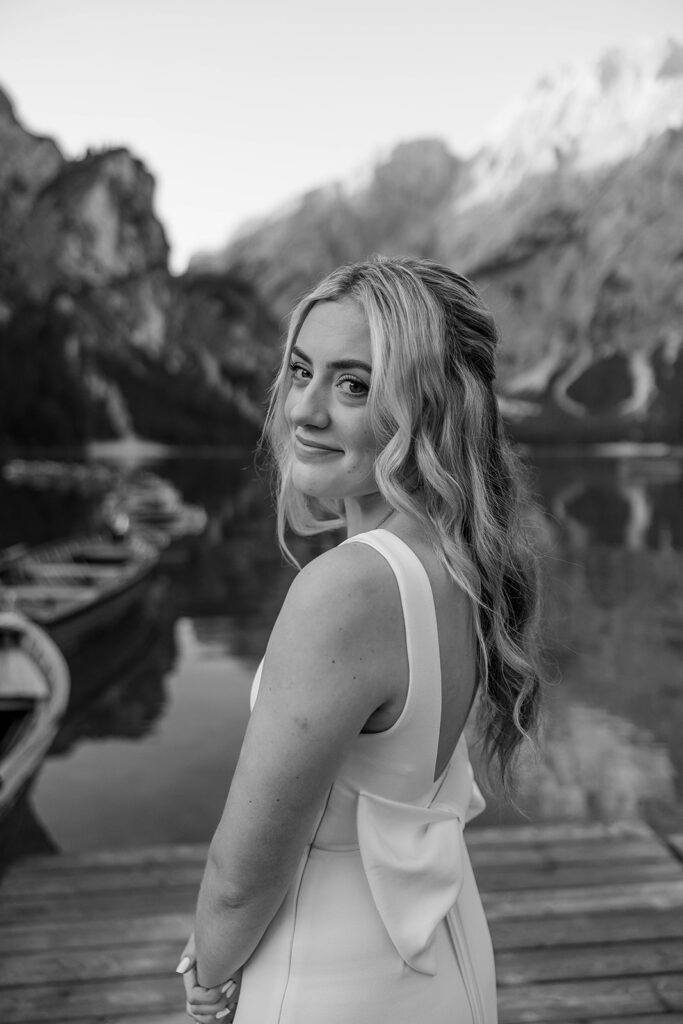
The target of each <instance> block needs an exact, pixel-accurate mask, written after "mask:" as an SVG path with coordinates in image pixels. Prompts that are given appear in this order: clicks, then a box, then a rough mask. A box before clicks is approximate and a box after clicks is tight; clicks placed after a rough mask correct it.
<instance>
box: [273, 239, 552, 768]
mask: <svg viewBox="0 0 683 1024" xmlns="http://www.w3.org/2000/svg"><path fill="white" fill-rule="evenodd" d="M343 298H351V299H353V300H354V301H355V302H356V303H357V304H358V306H359V307H360V308H361V309H362V311H363V313H364V314H365V317H366V318H367V321H368V324H369V328H370V341H371V352H372V374H371V380H370V390H369V393H368V410H369V414H370V417H371V422H372V425H373V427H374V430H375V435H376V437H377V439H378V455H377V459H376V462H375V477H376V480H377V486H378V489H379V491H380V492H381V494H382V495H383V496H384V498H385V499H386V501H387V502H388V503H389V505H391V506H392V508H394V509H396V510H402V511H404V512H406V513H408V514H409V515H411V516H413V517H414V518H415V519H417V520H418V521H419V522H420V523H421V524H422V527H423V529H424V532H425V535H426V536H427V537H428V538H429V539H430V541H431V543H432V545H433V547H434V549H435V550H436V551H437V553H438V554H439V557H440V558H441V560H442V562H443V564H444V565H445V567H446V569H447V570H448V572H449V573H450V575H451V576H452V578H453V579H454V581H455V582H456V583H457V584H458V585H459V586H460V587H461V588H462V589H463V590H464V591H465V592H466V593H467V594H468V596H469V598H470V600H471V603H472V607H473V610H474V624H475V630H476V637H477V652H478V669H479V702H478V718H479V724H480V727H481V734H482V741H483V747H484V751H485V754H486V757H487V760H488V762H489V764H491V763H492V762H493V761H494V760H495V761H496V762H497V763H498V766H499V769H500V774H501V777H502V780H503V784H504V785H505V786H506V788H507V787H508V785H509V781H510V768H511V762H512V759H513V755H514V753H515V752H516V750H517V748H518V747H519V744H520V743H521V741H522V740H523V739H524V738H525V737H528V736H529V733H530V731H531V730H532V728H533V726H534V725H535V722H536V719H537V714H538V698H539V690H540V673H539V670H538V655H537V643H536V623H537V610H538V585H537V567H536V560H535V557H534V552H533V548H532V546H531V544H530V543H529V542H528V539H527V537H526V534H525V530H524V526H523V522H522V515H521V507H522V499H523V488H522V484H521V481H522V478H523V474H522V470H521V467H520V465H519V463H518V460H517V458H516V456H515V455H514V453H513V452H512V450H511V448H510V446H509V445H508V443H507V441H506V439H505V437H504V434H503V429H502V423H501V418H500V413H499V410H498V404H497V401H496V397H495V394H494V391H493V382H494V377H495V350H496V345H497V342H498V332H497V330H496V326H495V323H494V321H493V317H492V316H491V314H490V313H489V311H488V310H487V309H486V307H485V306H484V305H483V303H482V301H481V299H480V297H479V295H478V294H477V292H476V290H475V289H474V287H473V286H472V284H471V283H470V282H469V281H468V280H467V279H466V278H465V277H462V276H461V275H460V274H457V273H455V272H454V271H452V270H450V269H448V268H447V267H444V266H441V265H440V264H438V263H435V262H433V261H431V260H426V259H416V258H411V257H400V258H388V257H383V256H376V257H373V258H372V259H370V260H368V261H367V262H363V263H356V264H352V265H349V266H345V267H340V268H339V269H338V270H335V271H333V273H331V274H329V275H328V276H327V277H326V278H324V279H323V281H321V282H320V284H318V286H317V287H316V288H314V289H313V291H312V292H310V294H308V295H307V296H306V297H305V298H304V299H302V301H301V302H300V303H299V304H298V305H297V307H296V308H295V309H294V311H293V314H292V317H291V321H290V326H289V332H288V336H287V341H286V345H285V352H284V358H283V361H282V366H281V368H280V371H279V373H278V375H277V377H276V380H275V382H274V384H273V389H272V394H271V401H270V406H269V410H268V415H267V418H266V423H265V427H264V439H265V441H266V442H267V443H268V444H269V445H270V449H271V452H272V455H273V458H274V463H275V467H276V473H277V478H278V493H277V508H278V537H279V541H280V546H281V548H282V550H283V551H284V553H285V554H286V555H287V557H289V558H290V560H291V561H295V560H294V559H293V557H292V556H291V553H290V552H289V549H288V548H287V545H286V541H285V531H286V528H287V526H289V527H290V528H291V529H292V530H293V531H294V532H295V533H298V534H309V535H310V534H314V533H320V532H323V531H325V530H332V529H338V528H340V527H341V526H343V525H344V523H345V519H344V510H343V505H342V503H341V502H339V501H319V500H317V499H312V498H310V497H308V496H306V495H303V494H301V493H300V492H298V491H297V490H296V488H295V487H294V486H293V484H292V480H291V467H292V451H291V431H290V428H289V426H288V424H287V421H286V419H285V414H284V403H285V399H286V396H287V392H288V390H289V362H290V358H291V356H290V354H291V349H292V346H293V345H294V344H296V340H297V337H298V334H299V331H300V330H301V326H302V324H303V322H304V320H305V319H306V317H307V315H308V313H309V312H310V310H311V309H312V308H313V306H315V305H316V303H319V302H329V301H336V300H340V299H343Z"/></svg>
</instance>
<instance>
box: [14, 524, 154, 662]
mask: <svg viewBox="0 0 683 1024" xmlns="http://www.w3.org/2000/svg"><path fill="white" fill-rule="evenodd" d="M158 560H159V550H158V548H157V547H156V546H155V545H154V544H152V543H150V541H149V540H147V539H145V538H143V537H139V536H135V535H131V536H128V537H125V538H122V539H118V540H112V539H111V538H109V537H107V536H105V535H95V536H92V537H86V538H80V539H73V540H65V541H59V542H56V543H53V544H44V545H41V546H39V547H35V548H26V547H24V546H23V545H18V546H17V547H15V548H12V549H10V550H9V551H6V552H4V554H3V555H2V556H0V582H2V584H3V585H4V587H5V588H7V589H9V590H10V591H11V595H12V600H13V602H14V604H15V607H16V608H17V609H18V610H20V611H21V612H23V613H24V614H25V615H27V616H28V617H29V618H30V619H32V620H33V621H34V622H36V623H38V625H40V626H42V627H43V628H44V629H45V630H47V631H48V632H49V634H50V635H51V636H52V638H53V640H55V641H56V643H57V644H59V646H60V647H61V649H62V651H64V652H65V653H70V652H71V651H73V650H74V649H75V648H76V647H78V646H79V644H80V641H81V640H82V639H83V637H84V636H85V635H86V634H89V633H92V632H95V631H97V630H99V629H102V628H104V627H107V626H110V625H113V624H114V623H115V622H117V621H118V620H119V619H120V618H121V617H122V615H123V614H124V613H125V612H126V611H128V609H129V608H130V607H131V605H132V604H134V603H135V602H136V601H137V600H139V598H140V597H141V596H142V594H143V593H144V589H145V587H146V584H147V581H148V578H149V576H150V575H151V573H152V570H153V569H154V567H155V566H156V564H157V562H158Z"/></svg>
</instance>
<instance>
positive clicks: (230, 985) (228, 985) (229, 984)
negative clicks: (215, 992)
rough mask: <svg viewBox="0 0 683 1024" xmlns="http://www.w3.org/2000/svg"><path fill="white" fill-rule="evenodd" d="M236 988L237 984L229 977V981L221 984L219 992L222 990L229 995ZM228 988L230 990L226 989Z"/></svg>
mask: <svg viewBox="0 0 683 1024" xmlns="http://www.w3.org/2000/svg"><path fill="white" fill-rule="evenodd" d="M236 988H237V985H236V984H235V982H234V981H233V980H232V978H231V979H230V981H226V983H225V985H223V988H222V989H221V992H224V993H225V995H226V996H231V995H232V994H233V992H234V991H235V989H236ZM228 989H229V990H230V991H228Z"/></svg>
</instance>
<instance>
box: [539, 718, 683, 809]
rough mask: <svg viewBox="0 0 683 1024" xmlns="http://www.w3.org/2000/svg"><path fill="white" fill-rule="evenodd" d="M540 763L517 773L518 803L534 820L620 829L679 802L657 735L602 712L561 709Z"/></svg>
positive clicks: (551, 725) (542, 746)
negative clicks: (612, 824)
mask: <svg viewBox="0 0 683 1024" xmlns="http://www.w3.org/2000/svg"><path fill="white" fill-rule="evenodd" d="M555 705H556V706H555V707H554V708H553V714H552V717H551V718H550V719H549V721H548V723H547V726H546V727H545V729H544V730H543V734H542V736H541V739H540V743H539V746H538V752H537V755H536V757H533V756H532V754H531V753H530V752H527V754H526V756H525V758H524V761H523V763H522V765H521V769H520V793H519V798H520V803H521V805H522V806H523V808H524V809H525V811H526V812H527V813H528V814H529V816H530V817H531V818H532V819H533V820H547V819H553V818H565V819H566V818H575V819H587V818H588V819H598V820H601V821H618V820H625V819H634V818H638V817H641V816H642V814H643V811H647V808H648V806H649V805H651V804H653V803H654V804H657V805H659V804H660V803H661V804H667V803H673V802H674V801H675V787H674V774H675V772H674V767H673V765H672V763H671V759H670V757H669V754H668V751H667V749H666V747H665V746H664V745H663V744H662V743H657V742H656V741H655V739H654V736H653V735H652V733H650V732H649V731H648V730H646V729H643V728H641V727H639V726H636V725H635V724H634V723H633V722H632V721H629V720H628V719H627V718H624V717H622V716H620V715H616V714H613V713H611V712H609V711H605V710H604V708H600V707H594V706H593V707H590V706H588V705H587V704H583V703H580V702H571V701H567V700H566V699H563V700H562V701H556V702H555Z"/></svg>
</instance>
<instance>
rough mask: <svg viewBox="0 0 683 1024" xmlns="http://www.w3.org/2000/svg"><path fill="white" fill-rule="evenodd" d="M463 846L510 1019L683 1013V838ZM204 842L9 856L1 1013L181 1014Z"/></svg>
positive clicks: (532, 836)
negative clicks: (181, 970)
mask: <svg viewBox="0 0 683 1024" xmlns="http://www.w3.org/2000/svg"><path fill="white" fill-rule="evenodd" d="M468 844H469V848H470V852H471V856H472V861H473V863H474V868H475V871H476V874H477V877H478V880H479V885H480V889H481V891H482V895H483V898H484V902H485V906H486V911H487V914H488V918H489V922H490V925H491V933H492V936H493V942H494V946H495V949H496V961H497V967H498V981H499V1005H500V1020H501V1024H516V1022H526V1021H533V1022H538V1024H542V1022H551V1021H552V1022H554V1024H578V1022H579V1021H581V1022H590V1024H615V1022H617V1021H625V1022H628V1024H660V1022H661V1024H673V1022H683V836H672V837H669V838H660V837H658V836H657V835H656V834H655V833H654V832H653V831H652V830H651V829H650V828H649V827H648V826H646V825H643V824H631V823H629V824H618V825H611V826H604V825H590V824H589V825H581V824H576V825H554V826H553V825H546V826H523V827H520V828H506V829H480V830H477V829H470V830H469V832H468ZM205 853H206V849H205V847H199V846H165V847H155V848H147V849H133V850H129V851H112V852H102V853H93V854H83V855H79V856H58V857H42V858H33V859H29V860H24V861H22V862H20V863H19V864H18V865H16V866H15V867H13V868H12V869H10V870H9V872H8V873H7V874H6V875H5V876H4V878H3V879H2V882H1V883H0V1021H1V1022H2V1024H34V1022H35V1024H37V1022H44V1021H49V1022H50V1024H82V1022H88V1024H90V1022H98V1024H187V1021H188V1018H187V1017H186V1016H185V1013H184V1011H183V994H182V983H181V981H180V979H179V978H178V976H177V975H175V974H174V967H175V966H176V963H177V961H178V956H179V952H180V950H181V949H182V947H183V945H184V943H185V940H186V937H187V935H188V933H189V931H190V929H191V924H192V916H193V908H194V902H195V897H196V892H197V886H198V883H199V879H200V875H201V870H202V866H203V861H204V857H205ZM427 1009H428V1008H425V1011H426V1016H425V1019H428V1013H427ZM320 1024H325V1022H324V1021H321V1022H320ZM349 1024H353V1022H352V1021H350V1022H349ZM378 1024H382V1022H378Z"/></svg>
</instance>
